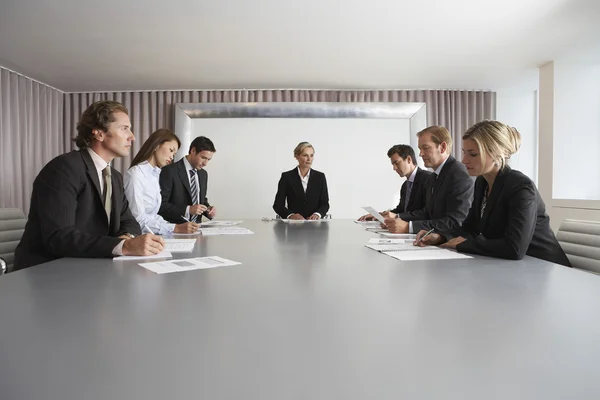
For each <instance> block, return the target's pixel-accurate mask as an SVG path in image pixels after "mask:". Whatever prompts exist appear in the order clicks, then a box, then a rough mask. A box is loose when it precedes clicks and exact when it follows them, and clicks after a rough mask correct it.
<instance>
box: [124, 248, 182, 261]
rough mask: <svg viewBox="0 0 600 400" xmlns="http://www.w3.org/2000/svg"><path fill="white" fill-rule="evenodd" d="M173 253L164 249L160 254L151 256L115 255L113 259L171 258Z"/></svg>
mask: <svg viewBox="0 0 600 400" xmlns="http://www.w3.org/2000/svg"><path fill="white" fill-rule="evenodd" d="M171 257H173V255H172V254H171V252H170V251H168V250H166V249H165V250H163V251H161V252H160V253H158V254H154V255H151V256H118V257H114V258H113V261H131V260H146V259H152V258H171Z"/></svg>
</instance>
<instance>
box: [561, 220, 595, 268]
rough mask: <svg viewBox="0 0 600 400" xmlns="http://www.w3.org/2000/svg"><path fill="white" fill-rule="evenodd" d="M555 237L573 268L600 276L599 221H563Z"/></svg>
mask: <svg viewBox="0 0 600 400" xmlns="http://www.w3.org/2000/svg"><path fill="white" fill-rule="evenodd" d="M556 237H557V239H558V242H559V243H560V245H561V247H562V248H563V250H564V251H565V253H566V254H567V257H568V258H569V261H570V262H571V265H572V266H573V267H575V268H581V269H586V270H588V271H592V272H595V273H597V274H600V221H580V220H575V219H565V220H564V221H563V222H562V223H561V224H560V228H558V233H557V235H556Z"/></svg>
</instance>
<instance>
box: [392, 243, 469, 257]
mask: <svg viewBox="0 0 600 400" xmlns="http://www.w3.org/2000/svg"><path fill="white" fill-rule="evenodd" d="M418 249H419V250H416V249H415V250H404V251H386V252H383V254H386V255H388V256H390V257H394V258H396V259H398V260H401V261H418V260H450V259H456V258H473V257H471V256H468V255H466V254H462V253H457V252H455V251H451V250H448V249H440V248H437V247H431V246H428V247H418ZM421 249H430V250H427V251H420V250H421Z"/></svg>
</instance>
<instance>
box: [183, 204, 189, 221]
mask: <svg viewBox="0 0 600 400" xmlns="http://www.w3.org/2000/svg"><path fill="white" fill-rule="evenodd" d="M184 217H186V218H187V219H190V206H187V207H186V208H185V215H184Z"/></svg>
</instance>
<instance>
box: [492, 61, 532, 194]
mask: <svg viewBox="0 0 600 400" xmlns="http://www.w3.org/2000/svg"><path fill="white" fill-rule="evenodd" d="M538 79H539V78H538V74H537V71H535V74H532V75H531V76H530V77H527V79H526V80H525V81H523V82H519V83H518V84H516V85H515V86H512V87H508V88H503V89H499V90H498V91H497V92H496V119H497V120H498V121H501V122H504V123H505V124H507V125H510V126H512V127H515V128H516V129H517V130H518V131H519V133H521V136H522V139H523V141H522V144H521V149H520V150H519V152H518V153H517V154H515V155H513V156H512V157H511V159H510V161H509V165H510V166H511V167H512V168H513V169H517V170H519V171H521V172H523V173H524V174H525V175H527V176H528V177H530V178H531V179H532V180H533V181H534V182H535V183H536V184H537V174H538V170H537V165H538V126H537V125H538V123H537V121H538V112H537V111H538V110H537V102H538V93H537V86H538Z"/></svg>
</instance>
